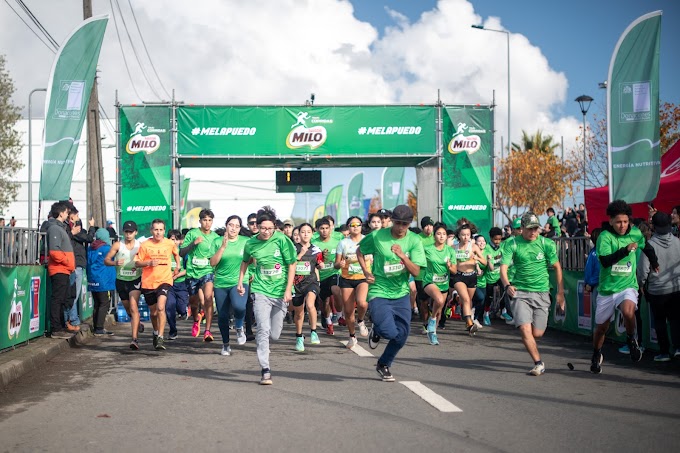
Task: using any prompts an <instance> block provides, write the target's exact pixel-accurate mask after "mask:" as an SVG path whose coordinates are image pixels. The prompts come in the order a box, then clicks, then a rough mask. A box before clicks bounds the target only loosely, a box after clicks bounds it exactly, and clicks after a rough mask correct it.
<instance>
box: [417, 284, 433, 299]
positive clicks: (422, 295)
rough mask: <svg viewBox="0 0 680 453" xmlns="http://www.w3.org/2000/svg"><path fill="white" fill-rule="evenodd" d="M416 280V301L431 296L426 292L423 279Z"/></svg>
mask: <svg viewBox="0 0 680 453" xmlns="http://www.w3.org/2000/svg"><path fill="white" fill-rule="evenodd" d="M415 282H416V301H417V302H422V301H424V300H427V299H429V298H430V296H428V295H427V293H426V292H425V287H424V286H423V281H422V280H415Z"/></svg>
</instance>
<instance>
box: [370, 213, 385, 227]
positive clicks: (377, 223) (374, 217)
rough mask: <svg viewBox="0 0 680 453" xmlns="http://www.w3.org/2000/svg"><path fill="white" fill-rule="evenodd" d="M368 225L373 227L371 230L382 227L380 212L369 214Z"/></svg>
mask: <svg viewBox="0 0 680 453" xmlns="http://www.w3.org/2000/svg"><path fill="white" fill-rule="evenodd" d="M368 227H369V228H370V229H371V231H375V230H379V229H380V228H382V219H381V218H380V214H378V213H377V212H374V213H373V214H371V215H369V216H368Z"/></svg>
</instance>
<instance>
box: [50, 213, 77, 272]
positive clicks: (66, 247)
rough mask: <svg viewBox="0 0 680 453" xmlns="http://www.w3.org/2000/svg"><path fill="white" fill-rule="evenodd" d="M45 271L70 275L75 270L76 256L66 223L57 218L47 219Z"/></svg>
mask: <svg viewBox="0 0 680 453" xmlns="http://www.w3.org/2000/svg"><path fill="white" fill-rule="evenodd" d="M47 253H48V261H47V273H48V274H49V275H50V276H52V275H55V274H67V275H70V274H71V273H72V272H73V271H74V270H76V257H75V254H74V253H73V245H72V244H71V238H70V237H69V234H68V232H67V231H66V225H65V224H64V222H61V221H59V220H57V219H49V220H48V221H47Z"/></svg>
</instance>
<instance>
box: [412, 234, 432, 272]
mask: <svg viewBox="0 0 680 453" xmlns="http://www.w3.org/2000/svg"><path fill="white" fill-rule="evenodd" d="M418 237H419V238H420V240H421V241H422V242H423V250H424V249H426V248H428V247H429V246H431V245H433V244H434V234H431V235H429V236H426V235H425V233H423V232H422V231H421V232H420V233H418ZM424 275H425V269H421V271H420V274H418V275H416V276H415V277H414V279H415V280H418V281H421V280H423V277H424Z"/></svg>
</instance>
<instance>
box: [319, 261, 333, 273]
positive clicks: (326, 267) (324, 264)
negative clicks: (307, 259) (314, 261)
mask: <svg viewBox="0 0 680 453" xmlns="http://www.w3.org/2000/svg"><path fill="white" fill-rule="evenodd" d="M321 269H323V270H325V271H326V270H328V269H333V263H332V262H331V263H323V267H321Z"/></svg>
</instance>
